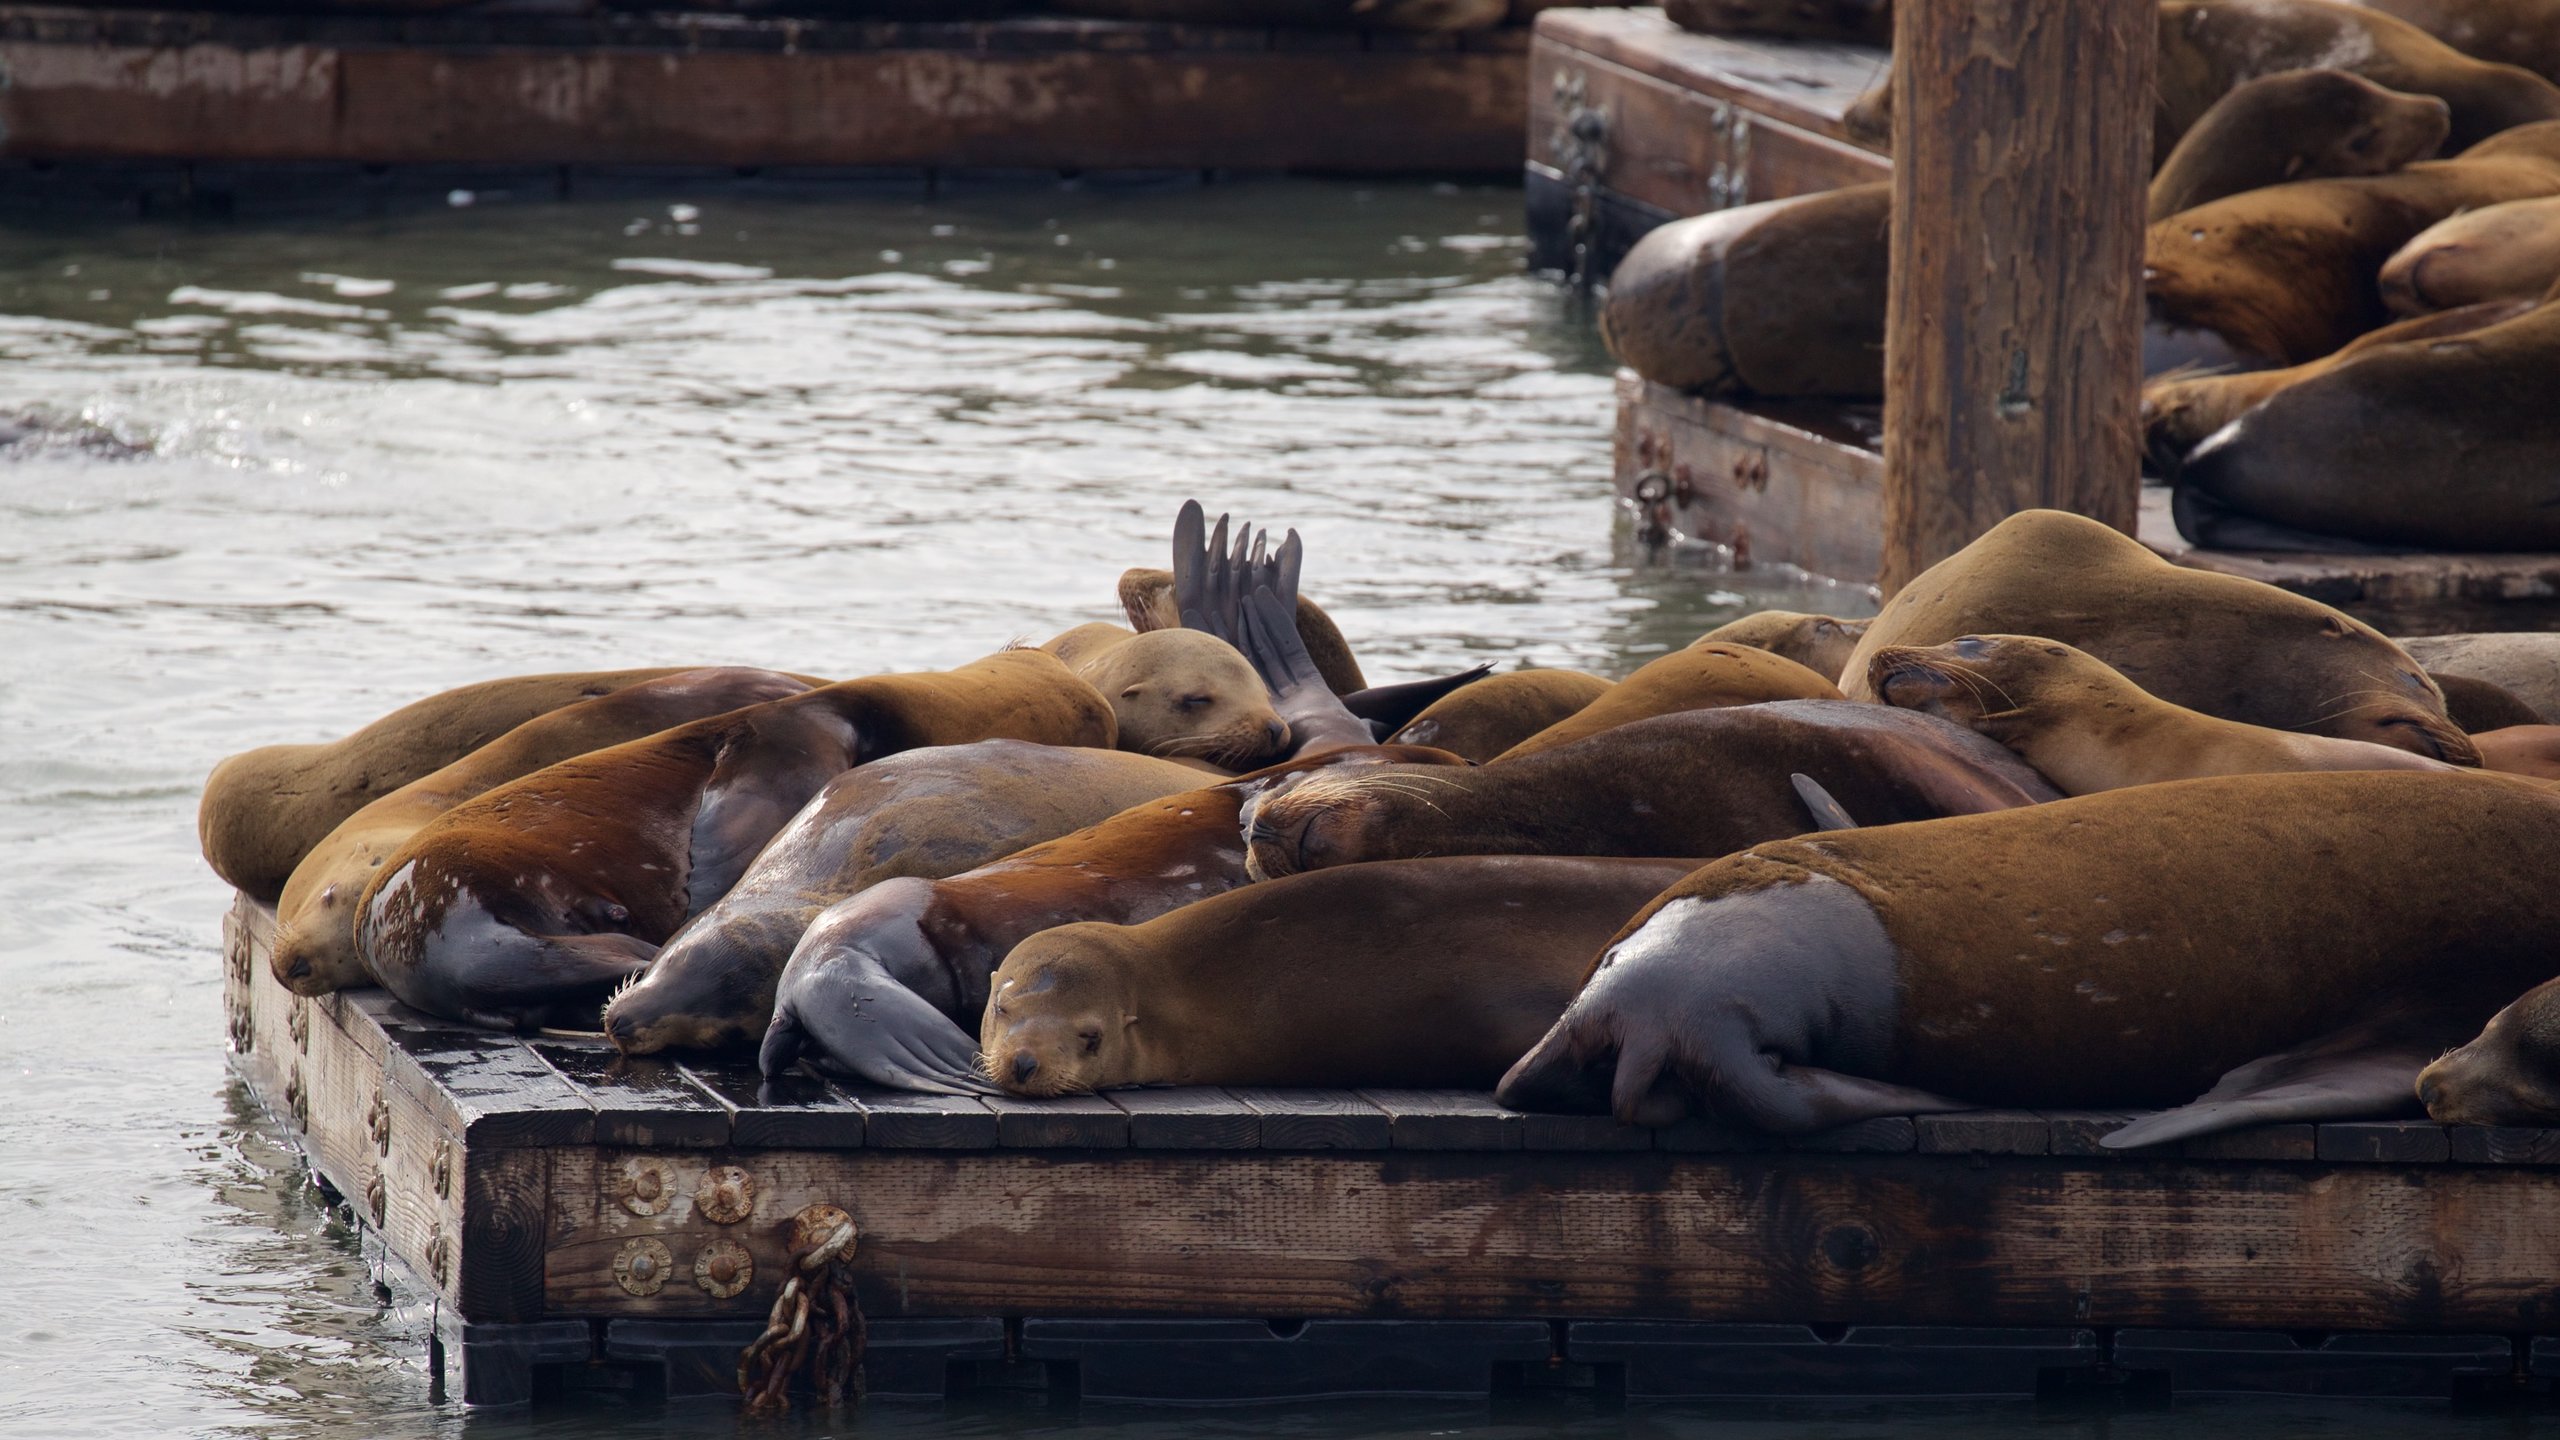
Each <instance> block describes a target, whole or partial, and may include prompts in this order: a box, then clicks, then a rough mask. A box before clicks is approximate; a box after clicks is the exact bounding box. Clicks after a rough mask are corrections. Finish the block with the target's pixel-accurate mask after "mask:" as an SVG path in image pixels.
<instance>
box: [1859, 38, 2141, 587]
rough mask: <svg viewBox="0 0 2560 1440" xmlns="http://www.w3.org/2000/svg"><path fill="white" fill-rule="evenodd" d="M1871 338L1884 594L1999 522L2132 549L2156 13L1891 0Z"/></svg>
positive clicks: (2137, 482) (1880, 580) (2137, 476)
mask: <svg viewBox="0 0 2560 1440" xmlns="http://www.w3.org/2000/svg"><path fill="white" fill-rule="evenodd" d="M1896 9H1897V12H1898V13H1897V17H1896V19H1895V30H1894V75H1895V85H1896V88H1897V92H1898V93H1896V94H1895V96H1894V119H1893V156H1894V162H1893V207H1894V208H1893V291H1892V300H1891V303H1890V306H1889V307H1888V313H1887V319H1886V323H1885V392H1886V393H1885V446H1884V454H1885V478H1884V530H1885V535H1884V564H1883V573H1882V574H1881V575H1880V576H1879V577H1878V583H1879V584H1880V585H1881V586H1882V587H1883V590H1884V592H1885V594H1887V595H1891V594H1892V593H1893V592H1894V591H1895V590H1897V589H1899V588H1901V586H1902V585H1903V583H1904V582H1906V581H1908V580H1909V579H1910V578H1911V577H1912V576H1914V575H1916V574H1918V573H1920V571H1922V570H1924V569H1926V568H1928V567H1929V566H1930V565H1932V564H1934V563H1936V562H1937V561H1939V560H1942V559H1944V558H1945V557H1947V556H1948V555H1951V554H1953V553H1955V552H1956V551H1957V550H1959V549H1962V548H1963V547H1964V546H1965V545H1966V544H1967V543H1968V542H1970V541H1971V540H1972V539H1973V538H1974V537H1975V536H1977V535H1980V534H1981V533H1982V532H1983V531H1985V530H1988V529H1990V528H1991V527H1992V526H1993V525H1996V524H1998V523H1999V522H2000V520H2001V519H2002V518H2003V517H2005V516H2008V515H2012V514H2015V513H2016V512H2018V511H2020V510H2026V509H2033V508H2036V507H2039V506H2049V507H2052V508H2055V509H2061V510H2073V511H2077V512H2079V513H2080V514H2083V515H2088V516H2091V517H2094V518H2096V519H2099V520H2103V521H2105V522H2106V523H2108V524H2110V525H2113V526H2115V527H2116V528H2117V529H2119V530H2122V531H2124V532H2125V533H2127V534H2131V533H2132V532H2133V528H2134V511H2135V505H2136V501H2137V499H2138V497H2139V492H2140V483H2141V481H2140V454H2139V450H2138V448H2137V447H2138V435H2137V430H2136V424H2135V411H2136V406H2137V405H2138V403H2139V399H2140V389H2141V381H2142V235H2143V228H2144V227H2143V203H2144V195H2143V192H2144V188H2145V186H2146V185H2147V183H2148V181H2149V178H2150V174H2151V135H2152V118H2151V117H2152V110H2153V107H2154V104H2155V102H2154V99H2153V88H2152V87H2153V80H2152V77H2153V71H2154V70H2155V69H2156V67H2157V65H2158V51H2159V42H2158V38H2157V29H2158V25H2159V7H2158V5H2157V4H2156V3H2155V0H1904V3H1903V4H1901V5H1899V6H1897V7H1896Z"/></svg>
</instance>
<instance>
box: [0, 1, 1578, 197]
mask: <svg viewBox="0 0 2560 1440" xmlns="http://www.w3.org/2000/svg"><path fill="white" fill-rule="evenodd" d="M1527 48H1528V33H1527V31H1526V30H1525V29H1523V28H1517V27H1515V28H1510V29H1498V30H1490V31H1483V32H1470V33H1464V34H1456V35H1429V34H1394V33H1388V32H1379V31H1350V30H1344V31H1321V30H1290V29H1283V28H1264V27H1251V28H1246V27H1237V28H1226V27H1203V26H1188V25H1159V24H1141V23H1123V22H1114V21H1100V20H1052V19H1022V20H1004V21H991V22H978V23H960V24H927V23H888V22H863V21H838V20H826V19H790V18H773V17H761V16H747V15H738V14H728V13H716V12H703V13H665V12H645V13H644V12H632V13H605V14H596V15H580V16H544V15H532V14H518V15H505V14H488V15H454V14H438V15H416V16H396V15H316V14H269V15H253V14H236V13H230V12H210V11H208V12H198V11H153V10H112V9H108V10H101V9H72V8H57V7H40V6H14V5H13V6H0V76H5V77H6V83H5V84H0V158H6V159H22V160H35V161H96V160H126V161H131V160H177V161H204V162H258V163H269V162H304V163H308V162H330V161H335V162H349V163H359V164H368V165H401V164H438V165H543V166H553V165H624V164H628V165H716V166H759V167H761V166H816V167H831V168H833V167H852V168H864V167H911V166H912V167H936V168H992V169H1011V168H1019V169H1032V170H1053V171H1054V170H1067V171H1093V170H1129V169H1136V170H1151V169H1177V170H1179V169H1190V170H1199V169H1212V168H1215V169H1242V170H1306V171H1324V172H1338V173H1383V172H1414V171H1432V172H1459V173H1487V174H1509V173H1513V172H1514V171H1516V170H1517V168H1518V167H1519V164H1520V158H1521V146H1522V141H1521V136H1522V129H1523V124H1522V99H1521V97H1522V94H1523V92H1524V76H1525V74H1526V70H1527V59H1528V57H1527V53H1526V52H1527Z"/></svg>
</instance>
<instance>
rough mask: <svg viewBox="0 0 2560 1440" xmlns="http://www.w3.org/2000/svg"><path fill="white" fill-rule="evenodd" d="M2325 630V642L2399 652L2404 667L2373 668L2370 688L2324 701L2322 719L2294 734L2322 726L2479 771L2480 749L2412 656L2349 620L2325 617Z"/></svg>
mask: <svg viewBox="0 0 2560 1440" xmlns="http://www.w3.org/2000/svg"><path fill="white" fill-rule="evenodd" d="M2319 627H2320V635H2321V637H2322V639H2323V640H2324V641H2328V640H2340V641H2349V642H2355V643H2365V644H2370V643H2373V642H2379V643H2380V644H2382V645H2384V646H2387V647H2389V649H2390V650H2391V651H2393V652H2395V653H2396V654H2397V655H2398V661H2397V663H2396V664H2391V665H2389V667H2388V668H2381V667H2378V666H2372V665H2368V666H2367V667H2365V668H2364V669H2363V670H2362V671H2361V672H2360V678H2361V679H2362V680H2363V681H2364V682H2365V683H2363V684H2360V685H2357V686H2354V687H2353V688H2351V689H2347V690H2344V691H2341V692H2339V693H2337V694H2334V695H2324V696H2322V697H2320V700H2321V711H2320V714H2319V715H2318V717H2317V718H2315V719H2313V720H2310V721H2306V722H2304V723H2302V724H2299V725H2296V726H2294V727H2293V728H2294V729H2298V730H2309V729H2311V728H2312V727H2313V726H2314V725H2317V726H2318V727H2320V728H2319V730H2318V732H2317V733H2319V734H2322V735H2335V736H2337V737H2338V738H2339V739H2341V740H2370V741H2372V742H2373V743H2375V744H2376V745H2388V746H2390V747H2391V748H2393V749H2395V750H2406V751H2409V752H2410V753H2412V754H2415V755H2425V756H2429V757H2431V758H2433V759H2437V760H2441V761H2443V762H2444V763H2446V764H2447V765H2466V766H2470V767H2472V768H2474V769H2477V768H2478V767H2479V764H2480V747H2479V746H2477V745H2474V744H2472V743H2471V737H2470V736H2468V735H2466V734H2464V733H2463V732H2462V727H2461V726H2459V725H2456V724H2454V723H2453V721H2452V720H2451V719H2449V718H2447V715H2446V710H2445V698H2444V690H2443V689H2442V688H2441V687H2439V686H2438V685H2437V684H2436V682H2435V681H2434V680H2432V679H2430V678H2428V676H2427V672H2426V671H2424V670H2422V669H2420V668H2418V662H2417V661H2415V660H2412V659H2410V658H2409V657H2408V653H2407V652H2406V651H2403V650H2401V649H2400V647H2399V646H2398V645H2396V644H2394V643H2393V642H2392V641H2390V640H2388V639H2386V638H2384V636H2383V634H2382V632H2381V631H2379V630H2376V629H2374V628H2373V627H2371V626H2369V625H2366V624H2365V623H2364V622H2363V621H2361V620H2353V619H2349V618H2348V617H2347V616H2345V615H2340V614H2330V615H2326V616H2323V617H2321V618H2320V620H2319ZM2377 658H2379V657H2377Z"/></svg>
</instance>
